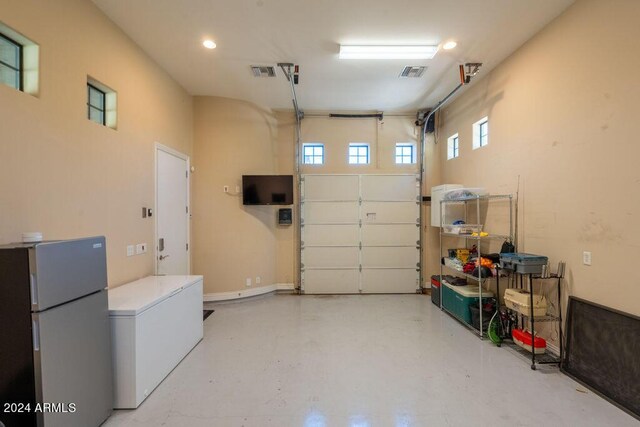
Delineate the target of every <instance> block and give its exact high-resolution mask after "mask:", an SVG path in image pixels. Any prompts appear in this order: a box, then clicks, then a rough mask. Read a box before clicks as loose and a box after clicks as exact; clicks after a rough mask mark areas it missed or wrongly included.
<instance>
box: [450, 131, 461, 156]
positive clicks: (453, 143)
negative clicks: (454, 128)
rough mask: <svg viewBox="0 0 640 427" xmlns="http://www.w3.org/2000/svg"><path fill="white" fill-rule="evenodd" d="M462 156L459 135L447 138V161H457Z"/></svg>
mask: <svg viewBox="0 0 640 427" xmlns="http://www.w3.org/2000/svg"><path fill="white" fill-rule="evenodd" d="M459 155H460V138H459V137H458V134H457V133H456V134H455V135H451V136H450V137H449V138H447V160H451V159H455V158H456V157H458V156H459Z"/></svg>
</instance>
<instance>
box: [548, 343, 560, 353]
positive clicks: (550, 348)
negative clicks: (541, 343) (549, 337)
mask: <svg viewBox="0 0 640 427" xmlns="http://www.w3.org/2000/svg"><path fill="white" fill-rule="evenodd" d="M547 351H548V352H549V353H551V354H553V355H554V356H560V347H558V346H556V345H554V344H551V343H549V342H548V343H547Z"/></svg>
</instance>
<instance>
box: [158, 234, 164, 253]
mask: <svg viewBox="0 0 640 427" xmlns="http://www.w3.org/2000/svg"><path fill="white" fill-rule="evenodd" d="M158 251H159V252H162V251H164V237H161V238H159V239H158Z"/></svg>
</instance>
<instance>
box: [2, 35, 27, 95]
mask: <svg viewBox="0 0 640 427" xmlns="http://www.w3.org/2000/svg"><path fill="white" fill-rule="evenodd" d="M0 82H2V83H4V84H6V85H8V86H11V87H12V88H14V89H18V90H22V45H21V44H19V43H18V42H16V41H14V40H12V39H10V38H9V37H6V36H5V35H3V34H1V33H0Z"/></svg>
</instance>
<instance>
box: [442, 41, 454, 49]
mask: <svg viewBox="0 0 640 427" xmlns="http://www.w3.org/2000/svg"><path fill="white" fill-rule="evenodd" d="M456 46H458V43H456V42H454V41H453V40H451V41H449V42H446V43H445V44H444V45H442V48H443V49H444V50H450V49H453V48H454V47H456Z"/></svg>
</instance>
